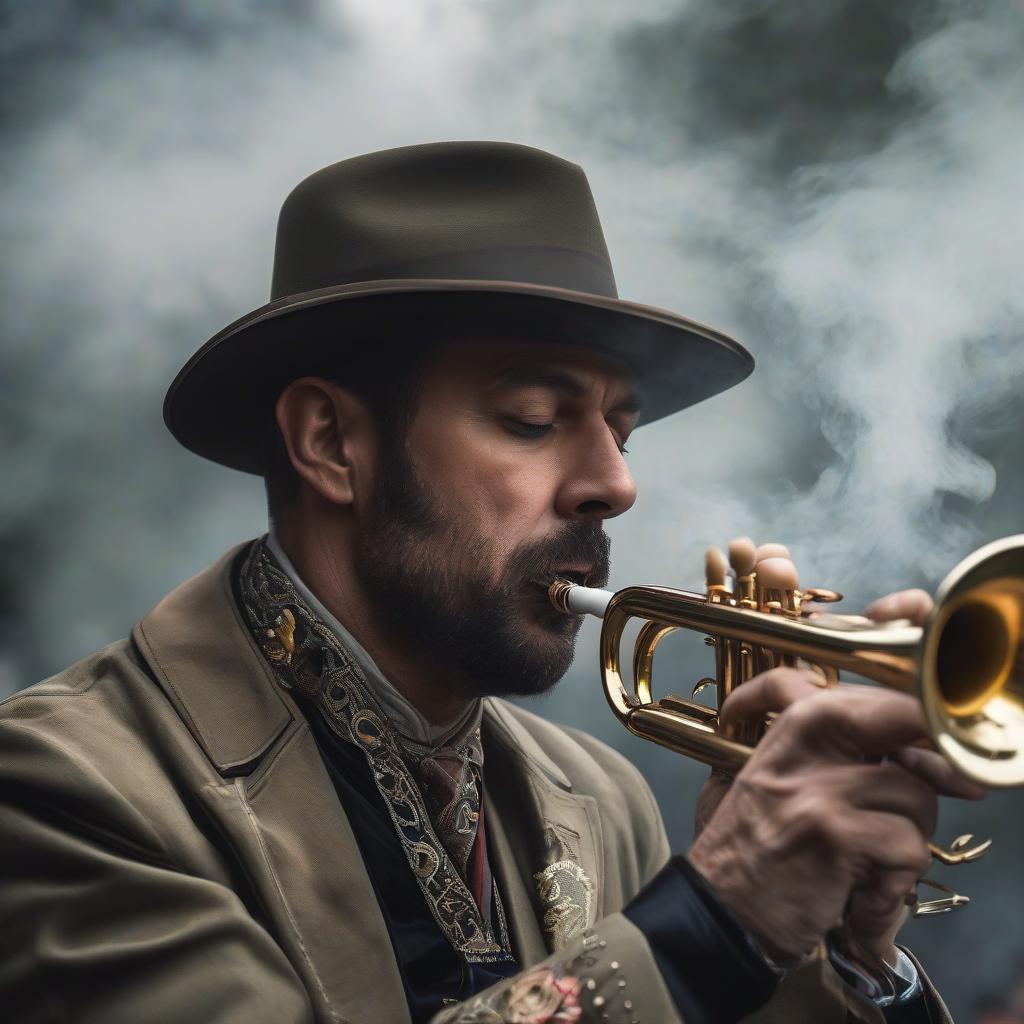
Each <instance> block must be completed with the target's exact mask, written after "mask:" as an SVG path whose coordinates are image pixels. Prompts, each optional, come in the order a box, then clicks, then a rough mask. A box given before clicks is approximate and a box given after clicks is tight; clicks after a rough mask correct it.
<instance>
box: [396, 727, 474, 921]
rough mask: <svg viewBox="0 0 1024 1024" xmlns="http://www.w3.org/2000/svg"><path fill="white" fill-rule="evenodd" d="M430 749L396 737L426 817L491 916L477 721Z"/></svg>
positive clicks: (463, 877)
mask: <svg viewBox="0 0 1024 1024" xmlns="http://www.w3.org/2000/svg"><path fill="white" fill-rule="evenodd" d="M472 726H473V727H472V729H470V730H468V731H467V732H465V733H464V734H463V735H462V736H461V737H460V738H456V739H455V740H454V741H453V742H451V743H448V744H446V745H444V746H441V747H436V748H433V749H430V748H426V747H420V746H419V745H417V744H414V743H412V742H411V741H409V740H405V739H403V738H401V737H400V738H399V743H400V744H401V746H402V749H403V751H404V753H405V760H406V763H407V764H408V765H409V767H410V768H411V769H412V773H413V775H414V776H415V777H416V781H417V782H418V783H419V787H420V791H421V792H422V793H423V798H424V800H425V801H426V804H427V808H428V809H429V811H430V820H431V821H432V822H433V825H434V828H435V829H436V830H437V834H438V836H439V838H440V840H441V842H442V843H444V847H445V849H446V850H447V851H448V854H449V856H450V857H451V858H452V860H454V861H455V864H456V867H457V868H458V871H459V874H460V875H461V876H462V879H463V881H465V882H466V884H467V885H468V886H469V888H470V891H471V892H472V893H473V897H474V899H475V900H476V905H477V906H478V907H479V908H480V909H481V911H482V912H483V913H484V916H485V918H489V916H490V914H489V909H490V902H491V901H490V891H491V875H490V871H489V868H488V862H487V839H486V835H485V833H484V808H483V802H482V800H481V793H482V785H483V784H482V778H483V765H484V751H483V746H482V744H481V742H480V725H479V723H478V722H473V723H472Z"/></svg>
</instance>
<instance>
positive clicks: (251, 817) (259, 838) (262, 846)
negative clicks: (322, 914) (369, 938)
mask: <svg viewBox="0 0 1024 1024" xmlns="http://www.w3.org/2000/svg"><path fill="white" fill-rule="evenodd" d="M234 788H235V791H236V793H237V794H238V800H239V803H241V805H242V811H243V813H244V814H245V817H246V820H247V821H248V822H249V827H250V828H251V829H252V833H253V835H254V836H255V838H256V842H257V844H258V846H259V850H260V856H261V857H262V858H263V863H264V865H265V866H266V868H267V872H268V874H269V875H270V878H271V880H272V882H273V883H274V890H275V892H276V893H277V898H278V900H279V901H280V903H281V906H282V907H283V908H284V912H285V915H286V916H287V918H288V923H289V924H290V925H291V929H292V934H293V935H294V936H295V941H296V942H297V943H298V944H299V949H300V950H301V952H302V958H303V960H304V961H305V962H306V966H307V967H308V968H309V971H310V974H312V976H313V979H314V980H315V981H316V987H317V991H318V992H319V993H320V996H321V997H322V999H323V1001H324V1003H325V1005H326V1006H327V1009H328V1011H329V1012H330V1014H331V1017H332V1019H333V1020H335V1021H337V1024H348V1022H347V1021H345V1020H343V1018H342V1017H341V1016H340V1015H339V1014H338V1012H337V1010H335V1009H334V1007H333V1006H332V1005H331V1000H330V998H329V997H328V995H327V990H326V989H325V988H324V983H323V981H322V980H321V978H320V974H319V972H318V971H317V969H316V966H315V965H314V963H313V960H312V957H310V955H309V950H307V949H306V943H305V942H304V941H303V938H302V933H301V932H300V931H299V925H298V922H297V921H296V920H295V916H294V914H292V908H291V907H290V906H289V904H288V900H287V898H286V897H285V894H284V889H283V887H282V886H281V883H280V880H279V879H278V877H277V872H276V871H275V870H274V865H273V862H272V861H271V859H270V853H269V851H268V850H267V846H266V843H264V841H263V833H262V832H261V831H260V827H259V822H258V821H257V820H256V815H255V814H254V813H253V810H252V808H251V807H250V806H249V801H248V800H247V799H246V794H245V789H244V785H243V780H242V779H235V781H234Z"/></svg>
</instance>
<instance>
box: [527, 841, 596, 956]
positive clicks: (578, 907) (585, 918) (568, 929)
mask: <svg viewBox="0 0 1024 1024" xmlns="http://www.w3.org/2000/svg"><path fill="white" fill-rule="evenodd" d="M533 880H534V882H535V883H536V886H537V896H538V897H539V899H540V905H541V909H542V910H543V921H544V931H545V932H547V935H548V941H549V944H550V948H552V949H562V948H563V947H564V946H566V945H568V943H569V942H570V941H571V940H572V939H574V938H575V937H576V936H577V935H579V934H580V933H581V932H582V931H583V929H584V928H586V927H587V925H588V924H589V923H590V910H591V903H592V902H593V898H594V883H593V882H592V881H591V880H590V878H588V877H587V873H586V872H585V871H584V870H583V868H581V867H580V866H579V864H577V863H576V862H575V861H571V860H560V861H556V862H555V863H554V864H549V865H548V866H547V867H546V868H545V869H544V870H543V871H538V872H537V873H536V874H535V875H534V876H533Z"/></svg>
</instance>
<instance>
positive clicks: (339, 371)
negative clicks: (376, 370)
mask: <svg viewBox="0 0 1024 1024" xmlns="http://www.w3.org/2000/svg"><path fill="white" fill-rule="evenodd" d="M424 326H427V327H428V331H426V332H424V333H425V334H430V335H431V336H434V337H436V336H438V335H439V334H443V335H444V336H448V337H459V336H461V337H465V336H473V335H479V336H480V337H481V338H495V337H509V338H520V339H528V340H537V341H547V342H567V343H571V344H577V345H582V346H585V347H587V348H593V349H596V350H599V351H601V352H603V353H605V354H607V355H609V356H611V357H613V358H615V359H618V360H620V361H621V362H622V363H624V364H625V366H626V367H627V368H628V369H629V371H631V373H632V375H633V378H634V381H633V383H634V386H635V387H636V389H637V392H638V395H639V397H640V400H641V412H640V419H639V423H640V424H644V423H651V422H652V421H654V420H657V419H660V418H661V417H663V416H667V415H669V414H670V413H674V412H678V411H679V410H680V409H685V408H686V407H687V406H690V405H693V404H695V403H696V402H700V401H702V400H703V399H705V398H710V397H711V396H712V395H716V394H718V393H719V392H722V391H725V390H726V389H727V388H731V387H732V386H733V385H734V384H738V383H739V382H740V381H742V380H743V379H744V378H745V377H747V376H748V375H749V374H750V372H751V371H752V370H753V368H754V360H753V357H752V356H751V355H750V353H749V352H748V351H747V350H746V349H745V348H744V347H743V346H742V345H740V344H739V342H737V341H734V340H733V339H732V338H730V337H728V336H727V335H725V334H722V333H721V332H720V331H716V330H714V329H713V328H710V327H706V326H704V325H703V324H699V323H696V322H694V321H692V320H688V319H686V318H685V317H682V316H678V315H677V314H675V313H670V312H668V311H666V310H661V309H656V308H654V307H652V306H644V305H641V304H640V303H635V302H627V301H625V300H622V299H612V298H606V297H604V296H600V295H592V294H590V293H587V292H575V291H569V290H567V289H563V288H554V287H548V286H544V285H534V284H520V283H518V282H509V281H477V280H460V281H456V280H409V279H402V280H386V281H366V282H359V283H358V284H354V285H342V286H338V287H334V288H326V289H321V290H319V291H315V292H305V293H303V294H301V295H290V296H286V297H285V298H282V299H279V300H277V301H276V302H271V303H269V304H268V305H266V306H263V307H261V308H260V309H257V310H255V311H254V312H252V313H250V314H248V315H247V316H244V317H242V318H241V319H240V320H237V321H235V323H233V324H231V325H230V326H228V327H226V328H225V329H224V330H222V331H220V332H219V333H218V334H216V335H214V337H212V338H211V339H210V340H209V341H208V342H207V343H206V344H205V345H204V346H203V347H202V348H201V349H200V350H199V351H198V352H197V353H196V354H195V355H194V356H193V357H192V358H191V359H190V360H189V361H188V362H187V363H186V364H185V366H184V367H183V368H182V369H181V371H180V372H179V373H178V375H177V376H176V377H175V379H174V381H173V382H172V383H171V386H170V388H169V389H168V391H167V397H166V398H165V400H164V422H165V423H166V424H167V427H168V429H169V430H170V431H171V433H172V434H173V435H174V436H175V438H177V439H178V441H180V442H181V443H182V444H183V445H184V446H185V447H186V448H188V449H190V450H191V451H193V452H195V453H196V454H197V455H202V456H203V457H204V458H207V459H211V460H213V461H214V462H218V463H220V464H221V465H224V466H229V467H231V468H232V469H238V470H241V471H242V472H245V473H256V474H260V473H262V471H263V466H262V448H263V445H264V443H265V438H266V433H267V428H268V426H269V423H270V416H271V414H272V410H273V405H274V402H275V401H276V400H277V397H278V395H279V394H280V393H281V391H282V390H283V389H284V388H285V387H286V386H287V384H288V383H289V382H290V381H293V380H295V379H296V378H297V377H302V376H306V375H320V376H330V377H337V378H339V379H343V377H344V373H343V370H344V354H345V351H346V350H347V349H348V348H349V347H351V346H362V345H367V344H386V343H387V339H388V337H389V336H390V337H394V336H395V332H396V330H399V329H406V330H411V329H416V330H420V331H422V330H423V328H424Z"/></svg>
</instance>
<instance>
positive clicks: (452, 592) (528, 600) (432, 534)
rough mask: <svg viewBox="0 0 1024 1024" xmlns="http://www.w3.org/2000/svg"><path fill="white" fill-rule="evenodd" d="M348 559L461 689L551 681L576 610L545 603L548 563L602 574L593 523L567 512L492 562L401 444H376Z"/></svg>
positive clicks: (404, 634) (488, 692)
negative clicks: (371, 489)
mask: <svg viewBox="0 0 1024 1024" xmlns="http://www.w3.org/2000/svg"><path fill="white" fill-rule="evenodd" d="M380 468H381V473H380V477H379V480H380V483H379V484H378V487H377V489H376V492H375V494H374V497H373V501H372V507H371V511H370V522H369V525H368V531H367V535H366V537H365V540H364V543H363V544H362V545H360V546H359V548H358V551H357V556H356V558H357V564H356V568H357V571H358V572H359V575H360V578H361V579H362V581H363V585H364V587H365V588H366V592H367V594H368V596H369V597H370V600H371V601H373V602H374V604H375V605H376V608H375V610H376V611H377V612H378V614H380V615H381V616H383V618H384V621H385V622H386V623H387V625H388V627H389V630H390V631H391V632H392V633H393V635H395V636H397V637H400V638H402V640H404V641H406V642H408V644H409V645H410V646H411V647H414V648H415V649H416V650H417V651H418V652H419V653H420V654H421V656H422V657H423V658H424V659H426V660H428V661H429V662H430V663H432V664H434V665H436V666H437V671H438V673H444V674H447V675H448V676H450V677H451V680H452V684H453V685H454V686H458V687H459V688H460V689H462V690H463V691H464V692H465V693H466V695H467V696H473V697H477V696H512V695H519V696H528V695H533V694H539V693H543V692H545V691H546V690H549V689H551V687H553V686H554V685H555V683H557V682H558V680H559V679H561V678H562V676H563V675H565V673H566V671H567V670H568V668H569V666H570V665H571V664H572V659H573V655H574V654H575V649H576V635H577V633H578V632H579V629H580V626H581V625H582V616H576V615H565V614H563V613H562V612H559V611H557V610H556V609H555V608H554V607H552V605H551V603H550V601H549V600H548V596H547V585H548V583H550V581H551V579H552V578H553V577H554V575H555V572H554V570H555V569H557V568H559V567H563V566H572V565H587V566H592V567H593V569H592V571H591V573H590V574H589V576H588V578H587V581H586V582H587V585H588V586H595V587H602V586H604V585H605V583H606V582H607V580H608V568H609V551H610V542H609V539H608V537H607V535H606V534H605V532H604V529H603V527H602V524H601V522H600V521H591V520H580V521H572V522H568V523H566V524H565V526H564V527H563V528H562V529H561V530H560V531H559V532H558V533H557V534H555V535H554V536H552V537H550V538H545V539H544V540H542V541H533V542H530V543H525V544H522V545H520V546H519V547H518V548H516V549H515V550H514V551H513V552H512V553H511V555H509V556H508V557H507V560H506V562H505V565H504V566H503V568H502V569H501V571H500V572H499V571H498V568H497V564H496V556H495V552H494V551H493V548H492V545H491V544H490V543H489V542H488V541H486V540H485V539H484V538H483V537H481V536H479V535H477V534H475V533H473V532H471V531H470V530H469V529H467V528H466V527H464V526H463V525H461V524H460V523H459V521H458V517H457V516H456V515H454V514H449V513H446V512H445V510H444V507H443V504H442V502H441V500H440V498H439V497H438V496H437V495H436V494H434V493H433V492H432V491H431V490H430V489H429V488H428V487H427V485H426V484H424V483H423V481H422V480H420V478H419V477H418V475H417V473H416V471H415V467H414V466H413V465H412V464H411V462H410V461H409V459H408V457H407V455H406V453H405V451H404V449H403V448H402V447H401V446H400V445H396V446H394V448H393V450H391V451H388V452H385V453H383V457H382V459H381V463H380Z"/></svg>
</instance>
